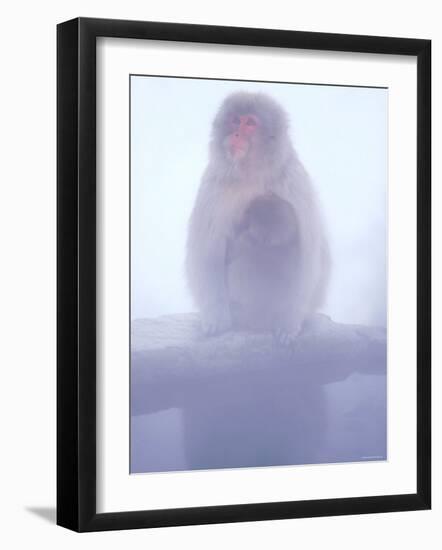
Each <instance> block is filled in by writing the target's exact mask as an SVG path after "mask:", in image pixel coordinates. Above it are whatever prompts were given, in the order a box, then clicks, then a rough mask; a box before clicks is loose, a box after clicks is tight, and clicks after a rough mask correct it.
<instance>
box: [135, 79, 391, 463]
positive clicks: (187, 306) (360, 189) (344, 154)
mask: <svg viewBox="0 0 442 550" xmlns="http://www.w3.org/2000/svg"><path fill="white" fill-rule="evenodd" d="M239 90H245V91H250V92H256V91H261V92H265V93H267V94H269V95H271V96H272V97H273V98H275V99H276V100H277V101H279V102H280V103H281V105H282V106H283V107H284V109H285V110H286V111H287V113H288V115H289V119H290V123H291V129H290V132H291V137H292V140H293V144H294V146H295V147H296V149H297V151H298V154H299V157H300V159H301V161H302V162H303V163H304V165H305V167H306V168H307V170H308V172H309V173H310V175H311V177H312V180H313V184H314V186H315V189H316V191H317V193H318V195H319V198H320V201H321V203H322V208H323V212H324V215H325V221H326V225H327V228H328V235H329V241H330V247H331V254H332V260H333V267H332V277H331V283H330V287H329V292H328V298H327V301H326V303H325V304H324V307H323V311H324V312H325V313H327V314H328V315H330V317H331V318H332V319H333V320H334V321H337V322H342V323H358V324H366V325H380V326H385V325H386V222H387V220H386V209H387V202H386V200H387V103H388V91H387V90H385V89H372V88H370V89H369V88H357V87H341V86H319V85H300V84H274V83H261V82H259V83H258V82H232V81H219V80H202V79H187V78H166V77H145V76H132V77H131V317H132V319H141V318H155V317H158V316H160V315H164V314H174V313H185V312H189V311H194V310H195V308H194V306H193V304H192V301H191V298H190V295H189V292H188V290H187V287H186V282H185V277H184V258H185V242H186V233H187V223H188V219H189V217H190V213H191V210H192V207H193V203H194V200H195V196H196V193H197V190H198V186H199V182H200V178H201V175H202V172H203V170H204V168H205V166H206V164H207V161H208V142H209V135H210V131H211V123H212V120H213V117H214V116H215V113H216V112H217V110H218V108H219V106H220V104H221V102H222V101H223V99H224V98H225V97H226V96H227V95H228V94H230V93H231V92H236V91H239ZM330 368H331V369H332V368H333V365H332V364H330ZM314 389H315V392H317V393H315V392H313V394H312V396H310V397H311V399H310V397H309V399H310V401H311V403H312V404H313V403H316V405H312V406H311V407H310V408H308V410H306V411H304V412H305V414H306V415H307V420H306V421H305V422H306V424H305V426H304V428H305V433H300V435H299V437H300V445H304V444H305V442H306V441H308V440H309V439H310V438H311V434H315V437H316V438H317V445H316V448H315V449H314V451H315V453H314V454H315V459H314V460H315V461H316V462H324V461H329V460H331V458H330V457H334V458H332V461H336V460H338V461H346V460H365V459H384V458H385V457H386V454H385V453H386V447H385V445H386V379H385V376H361V375H358V374H355V375H352V376H350V377H349V378H347V379H346V380H344V381H342V382H339V383H334V384H328V385H326V386H325V387H323V388H319V387H318V388H316V387H315V388H314ZM294 392H295V393H294V395H293V399H292V401H293V402H296V401H297V400H298V399H299V398H300V397H302V395H301V396H300V395H297V394H296V388H294ZM321 392H322V393H321ZM301 394H302V391H301ZM221 395H222V394H220V396H221ZM156 397H158V396H156ZM146 398H147V397H146ZM200 398H201V395H195V402H196V403H198V400H199V399H200ZM220 399H221V397H220ZM212 404H213V403H212ZM218 405H219V407H220V409H221V410H224V404H223V403H219V404H218ZM211 409H212V408H211ZM324 411H326V413H324ZM188 412H189V411H187V414H188ZM185 414H186V412H185V411H182V410H180V409H177V408H174V409H168V410H163V411H159V412H157V413H153V414H145V415H141V416H137V415H132V417H131V467H130V470H131V472H132V473H135V472H151V471H171V470H183V469H188V468H189V467H191V466H190V465H189V462H188V460H187V459H186V453H185V449H186V448H188V447H189V446H190V447H192V445H194V444H195V441H193V439H192V437H191V436H190V435H189V431H188V430H187V431H186V429H185V425H186V422H185ZM324 414H326V416H325V417H324ZM204 417H205V415H203V418H204ZM220 418H224V417H223V416H222V415H221V417H220ZM325 418H326V427H325V426H323V428H322V431H321V430H319V431H318V426H322V425H323V423H324V420H325ZM259 421H260V419H259V418H257V422H258V423H259ZM208 422H209V421H208ZM217 422H218V423H217V428H218V429H224V427H225V429H226V430H227V431H229V430H231V429H233V424H229V420H228V419H225V420H223V421H221V420H220V419H218V421H217ZM223 422H224V423H225V424H226V426H224V427H223ZM237 422H238V420H236V421H235V422H234V425H236V424H237ZM265 422H266V423H269V422H270V425H273V426H274V428H275V430H276V431H278V430H281V429H282V430H283V429H298V430H299V429H300V428H299V426H298V428H296V425H294V424H293V423H292V422H289V423H287V420H285V421H283V420H282V419H281V418H278V417H274V418H271V419H266V420H265ZM272 422H273V424H271V423H272ZM206 428H207V429H208V430H209V431H210V429H211V425H210V423H209V426H208V427H207V426H206ZM199 432H200V430H196V433H197V434H199ZM320 434H322V435H320ZM198 437H200V436H199V435H198ZM186 438H187V439H186ZM304 438H306V439H304ZM224 443H225V442H224V441H223V440H220V441H219V442H218V443H214V441H213V440H212V439H210V443H207V445H208V446H211V447H210V448H211V449H212V451H213V453H214V456H216V457H217V460H218V459H219V457H221V456H223V453H224V452H225V449H224V448H223V445H224ZM269 444H270V443H269ZM214 445H215V447H213V446H214ZM364 449H371V450H373V451H375V452H372V453H370V454H372V455H375V456H371V457H364V458H362V457H363V455H366V454H367V452H365V451H364ZM203 450H204V445H203ZM275 451H277V452H281V453H282V456H284V453H287V452H288V451H287V449H284V448H277V449H275ZM257 458H259V457H257ZM261 458H262V457H261ZM307 458H308V457H307ZM311 460H313V455H312V456H311V457H310V461H311ZM307 461H308V460H307Z"/></svg>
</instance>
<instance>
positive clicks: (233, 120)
mask: <svg viewBox="0 0 442 550" xmlns="http://www.w3.org/2000/svg"><path fill="white" fill-rule="evenodd" d="M232 124H235V126H239V125H240V124H241V120H240V118H239V116H234V117H233V118H232Z"/></svg>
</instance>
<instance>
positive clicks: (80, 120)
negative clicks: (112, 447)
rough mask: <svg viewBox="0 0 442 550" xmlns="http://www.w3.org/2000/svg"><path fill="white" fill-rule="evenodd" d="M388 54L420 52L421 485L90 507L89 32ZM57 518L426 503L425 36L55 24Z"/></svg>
mask: <svg viewBox="0 0 442 550" xmlns="http://www.w3.org/2000/svg"><path fill="white" fill-rule="evenodd" d="M97 37H117V38H133V39H144V40H166V41H182V42H196V43H207V44H229V45H247V46H267V47H274V48H280V47H284V48H302V49H309V50H324V51H339V52H359V53H377V54H396V55H404V56H415V57H416V59H417V85H418V87H417V174H416V178H417V232H418V234H417V327H418V328H417V357H416V372H417V394H416V400H417V433H416V437H417V471H416V480H417V491H416V493H414V494H397V495H385V496H373V497H361V498H359V497H358V498H337V499H325V500H309V501H293V502H271V503H259V504H241V505H223V506H208V507H197V508H179V509H167V510H140V511H133V512H116V513H97V512H96V477H97V467H96V321H97V315H96V294H97V285H96V253H97V247H96V239H95V235H96V207H97V203H96V201H97V198H96V107H97V105H96V103H97V100H96V39H97ZM57 49H58V58H57V94H58V98H57V143H58V144H57V230H58V239H57V523H58V524H59V525H61V526H64V527H66V528H69V529H72V530H75V531H79V532H82V531H103V530H111V529H132V528H146V527H163V526H177V525H191V524H209V523H223V522H242V521H257V520H272V519H285V518H301V517H318V516H328V515H346V514H366V513H379V512H397V511H406V510H424V509H429V508H430V506H431V418H430V411H431V368H430V364H431V333H430V328H431V256H430V247H431V235H430V227H431V174H430V165H431V41H430V40H418V39H409V38H389V37H376V36H356V35H338V34H325V33H314V32H297V31H285V30H264V29H255V28H235V27H219V26H203V25H189V24H172V23H160V22H140V21H120V20H107V19H90V18H78V19H74V20H71V21H67V22H64V23H61V24H59V25H58V27H57Z"/></svg>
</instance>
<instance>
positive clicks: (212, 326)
mask: <svg viewBox="0 0 442 550" xmlns="http://www.w3.org/2000/svg"><path fill="white" fill-rule="evenodd" d="M201 325H202V326H201V328H202V330H203V333H204V335H205V336H215V335H216V334H221V333H222V332H227V331H228V330H229V329H230V328H231V326H232V319H231V317H230V311H228V310H219V311H217V312H215V313H211V314H208V315H207V314H206V315H204V317H203V319H202V322H201Z"/></svg>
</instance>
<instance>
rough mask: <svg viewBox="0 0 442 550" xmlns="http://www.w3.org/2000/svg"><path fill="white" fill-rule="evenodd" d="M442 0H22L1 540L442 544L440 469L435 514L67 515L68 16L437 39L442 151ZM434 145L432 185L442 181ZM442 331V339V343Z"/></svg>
mask: <svg viewBox="0 0 442 550" xmlns="http://www.w3.org/2000/svg"><path fill="white" fill-rule="evenodd" d="M437 5H438V3H437V2H436V1H435V0H422V1H421V2H420V3H419V4H418V5H416V3H415V2H411V1H410V0H404V1H403V2H402V3H401V6H400V10H399V9H398V4H397V3H396V4H394V3H391V4H387V3H385V2H383V1H381V0H372V1H371V2H370V3H355V2H352V1H351V0H335V1H334V2H327V0H312V1H311V2H310V3H308V4H307V3H302V4H299V5H297V4H294V3H287V2H285V1H284V0H273V2H272V3H271V4H269V3H263V4H262V5H258V3H256V2H253V1H251V0H243V2H237V1H235V0H224V1H223V2H222V3H221V2H219V3H216V4H209V3H207V2H204V1H202V0H200V1H198V0H188V1H187V2H184V3H182V2H179V1H178V0H164V1H163V2H161V3H144V2H143V3H140V2H137V1H136V0H126V1H125V2H124V3H122V2H115V1H107V2H105V1H104V0H89V1H87V2H86V1H85V0H76V2H73V1H72V0H67V1H66V2H64V3H53V2H50V1H48V0H42V1H41V2H38V3H33V2H31V1H30V0H26V1H24V2H21V3H18V4H15V5H13V4H9V5H8V8H7V10H6V13H5V14H4V15H5V21H6V24H5V25H4V28H3V31H2V34H1V41H2V53H3V55H2V67H3V73H2V74H3V82H2V87H1V89H0V94H1V101H0V114H1V121H2V124H1V130H2V137H3V143H4V144H5V146H4V151H5V154H4V155H2V163H1V165H0V170H1V175H0V178H1V179H0V181H2V187H1V191H2V200H1V201H0V224H1V232H0V235H1V250H2V251H3V257H2V271H1V284H0V303H1V304H2V306H1V309H2V312H1V329H2V336H3V338H2V346H1V348H0V350H1V351H0V353H1V365H2V367H3V384H2V389H1V399H0V409H1V416H0V418H1V428H2V448H3V449H5V452H3V453H2V454H1V458H0V462H1V465H0V482H1V486H2V499H1V502H0V513H1V514H2V518H3V519H4V521H3V525H4V527H3V529H2V533H1V535H0V541H2V542H3V540H4V541H8V547H9V548H19V547H23V546H24V545H26V544H30V543H35V544H37V545H40V544H42V545H43V544H44V546H45V548H46V549H48V550H49V549H52V548H54V549H56V548H59V547H60V546H63V548H65V549H66V550H68V549H70V548H77V547H78V544H79V543H80V538H79V537H81V544H82V547H83V548H85V549H89V548H90V549H92V548H95V547H96V545H97V544H105V545H107V546H108V548H121V546H122V545H130V546H131V547H132V548H146V547H147V546H149V545H150V548H155V549H163V548H165V549H167V548H171V549H174V548H177V547H180V548H192V549H200V548H201V549H205V548H208V547H210V548H214V549H218V548H219V549H224V548H226V547H228V546H233V547H238V546H239V545H240V544H243V543H246V544H247V545H253V546H254V547H255V548H262V549H264V548H265V549H267V548H269V547H277V548H292V547H293V545H294V544H296V545H302V546H303V547H305V548H312V549H315V548H322V547H327V548H339V549H340V550H345V549H347V548H348V549H353V548H354V547H355V545H357V546H358V548H359V549H361V550H364V549H368V548H370V549H372V548H374V547H376V546H377V547H380V548H390V547H392V545H393V544H394V545H395V546H398V545H399V546H404V545H406V547H407V548H408V547H409V548H412V547H417V546H418V545H422V546H424V547H425V548H429V549H432V548H436V540H437V537H438V536H439V525H440V522H441V521H442V499H441V491H440V487H441V486H442V483H441V481H442V478H441V473H440V471H438V469H437V467H435V468H434V472H433V475H434V478H433V487H434V498H433V511H431V512H409V513H397V514H383V515H370V516H360V517H359V516H354V517H353V516H352V517H341V518H321V519H305V520H293V521H279V522H261V523H256V524H252V523H248V524H237V525H219V526H198V527H181V528H174V529H161V530H151V531H133V532H115V533H101V534H100V533H99V534H96V533H92V534H83V535H81V536H80V535H76V534H74V533H71V532H68V531H66V530H63V529H61V528H56V527H55V525H54V522H55V510H54V507H55V91H56V87H55V52H56V41H55V25H56V24H57V23H59V22H61V21H64V20H67V19H70V18H73V17H77V16H80V15H81V16H88V17H106V18H121V19H139V20H149V19H150V20H158V21H175V22H183V23H185V22H187V23H203V24H217V25H235V26H253V27H269V28H272V27H273V28H285V29H294V30H306V31H323V32H338V33H355V34H371V35H387V36H406V37H416V38H431V39H433V98H434V103H433V147H434V151H439V150H440V149H441V147H442V134H441V106H440V101H438V99H437V98H438V97H441V96H442V69H441V67H442V63H441V59H442V56H441V54H442V38H441V36H442V34H441V30H442V23H441V22H440V18H439V17H438V16H437V15H438V11H437ZM441 168H442V165H441V160H440V157H439V158H438V156H436V155H434V163H433V181H434V182H438V181H441V177H442V170H441ZM433 187H434V189H433V205H434V206H433V208H434V209H436V208H437V210H434V212H435V215H434V217H433V220H434V236H435V237H434V247H433V251H434V253H433V266H434V273H433V281H438V280H441V278H442V269H441V267H442V264H441V251H442V246H441V242H440V240H439V239H440V237H439V238H438V239H436V236H439V235H441V234H442V222H441V220H440V216H439V215H436V214H438V213H439V211H440V205H441V198H442V197H441V190H440V186H437V185H434V186H433ZM433 299H434V305H433V327H434V334H435V335H438V334H440V330H441V312H442V307H441V306H442V300H441V289H440V286H437V285H436V284H434V297H433ZM439 340H440V339H439ZM441 351H442V349H441V344H440V341H438V340H437V339H436V338H434V348H433V357H434V359H433V364H434V365H435V368H434V369H433V372H434V378H433V387H434V388H439V387H441V382H442V378H441V374H440V370H438V369H437V365H439V364H441V360H442V354H441ZM436 397H438V396H437V395H436ZM441 417H442V406H441V401H440V399H438V398H437V399H435V400H434V439H433V442H434V443H433V447H434V453H433V462H434V464H435V465H437V464H439V463H441V461H442V446H441V443H442V436H441V433H442V430H441V424H440V419H441Z"/></svg>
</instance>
